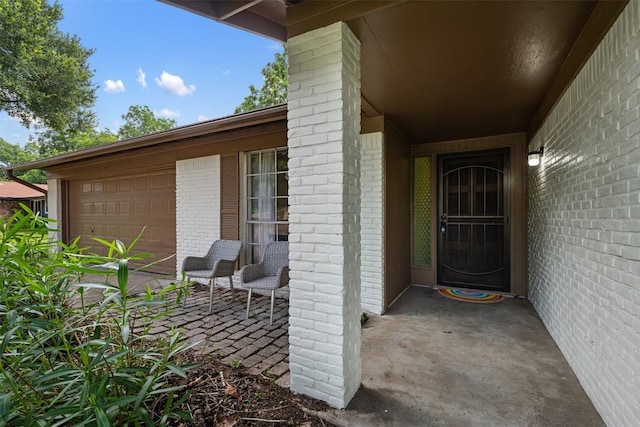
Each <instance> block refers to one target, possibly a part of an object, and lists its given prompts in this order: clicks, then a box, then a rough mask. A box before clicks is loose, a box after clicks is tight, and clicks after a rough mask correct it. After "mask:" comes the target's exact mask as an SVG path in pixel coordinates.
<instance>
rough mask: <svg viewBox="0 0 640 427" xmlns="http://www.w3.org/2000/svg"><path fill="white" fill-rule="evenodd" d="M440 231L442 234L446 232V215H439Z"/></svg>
mask: <svg viewBox="0 0 640 427" xmlns="http://www.w3.org/2000/svg"><path fill="white" fill-rule="evenodd" d="M440 232H441V233H442V234H445V233H446V232H447V216H446V215H441V216H440Z"/></svg>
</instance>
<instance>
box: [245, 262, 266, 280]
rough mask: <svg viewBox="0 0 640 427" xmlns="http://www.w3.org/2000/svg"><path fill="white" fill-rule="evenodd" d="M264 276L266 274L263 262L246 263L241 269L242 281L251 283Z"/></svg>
mask: <svg viewBox="0 0 640 427" xmlns="http://www.w3.org/2000/svg"><path fill="white" fill-rule="evenodd" d="M263 276H264V268H263V265H262V264H261V263H260V264H249V265H245V266H244V267H242V270H240V282H241V283H249V282H251V281H253V280H256V279H259V278H261V277H263Z"/></svg>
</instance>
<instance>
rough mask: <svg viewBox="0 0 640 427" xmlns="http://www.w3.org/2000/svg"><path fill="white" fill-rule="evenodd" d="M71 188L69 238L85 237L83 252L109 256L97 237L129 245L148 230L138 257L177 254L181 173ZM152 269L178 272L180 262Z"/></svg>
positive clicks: (72, 184) (77, 182) (123, 178)
mask: <svg viewBox="0 0 640 427" xmlns="http://www.w3.org/2000/svg"><path fill="white" fill-rule="evenodd" d="M68 189H69V192H68V206H69V211H68V215H69V216H68V219H69V222H68V224H69V237H71V238H75V237H76V236H81V240H80V242H81V245H82V246H83V247H92V251H93V252H96V253H100V254H103V255H104V254H106V251H105V250H104V248H103V247H101V245H99V244H96V242H95V241H93V240H92V237H101V238H103V239H106V240H109V241H112V240H115V239H119V240H121V241H123V242H124V243H125V244H127V245H128V244H129V243H131V242H132V241H133V239H135V238H136V236H137V235H138V234H139V233H140V232H141V231H142V230H143V229H144V233H143V235H142V238H141V239H140V241H139V242H138V243H137V245H136V247H135V249H134V253H142V252H147V253H151V254H153V255H154V258H151V260H157V259H162V258H164V257H167V256H170V255H173V254H175V252H176V205H175V203H176V201H175V200H176V196H175V190H176V175H175V170H165V171H154V172H148V173H140V174H136V175H129V176H120V177H117V178H103V179H83V180H73V181H69V186H68ZM138 265H139V264H138ZM149 270H150V271H156V272H162V273H175V259H170V260H168V261H165V262H163V263H162V264H160V265H157V266H154V267H152V268H150V269H149Z"/></svg>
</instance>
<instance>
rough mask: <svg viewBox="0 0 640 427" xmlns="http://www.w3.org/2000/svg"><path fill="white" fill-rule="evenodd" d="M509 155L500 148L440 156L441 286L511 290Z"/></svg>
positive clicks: (439, 279)
mask: <svg viewBox="0 0 640 427" xmlns="http://www.w3.org/2000/svg"><path fill="white" fill-rule="evenodd" d="M507 155H508V152H507V151H499V152H490V153H486V154H484V153H483V154H473V155H456V156H444V157H441V158H440V164H439V178H440V182H439V193H440V194H439V205H440V206H439V219H440V222H439V233H438V251H439V256H438V260H439V261H438V282H439V283H440V284H442V285H445V286H455V287H465V288H474V289H485V290H497V291H504V292H508V291H509V261H508V260H509V249H508V248H509V245H508V227H507V225H508V215H507V212H506V211H505V210H506V206H508V204H507V203H506V199H507V194H506V192H505V188H506V187H507V186H506V185H505V165H506V163H507Z"/></svg>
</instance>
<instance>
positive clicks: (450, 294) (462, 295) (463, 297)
mask: <svg viewBox="0 0 640 427" xmlns="http://www.w3.org/2000/svg"><path fill="white" fill-rule="evenodd" d="M438 292H439V293H440V295H442V296H445V297H447V298H451V299H455V300H458V301H464V302H476V303H484V304H490V303H494V302H500V301H502V300H504V297H503V296H502V295H496V294H492V293H489V292H485V291H475V290H471V289H438Z"/></svg>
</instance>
